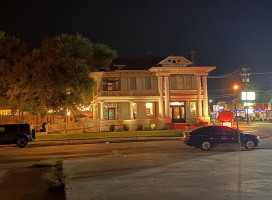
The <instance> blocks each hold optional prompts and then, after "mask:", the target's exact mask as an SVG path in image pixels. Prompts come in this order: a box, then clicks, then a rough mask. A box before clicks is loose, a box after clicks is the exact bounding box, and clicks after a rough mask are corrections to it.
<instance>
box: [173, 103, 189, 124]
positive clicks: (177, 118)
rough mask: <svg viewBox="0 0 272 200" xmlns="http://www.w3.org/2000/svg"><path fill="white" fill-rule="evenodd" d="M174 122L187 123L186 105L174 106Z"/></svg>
mask: <svg viewBox="0 0 272 200" xmlns="http://www.w3.org/2000/svg"><path fill="white" fill-rule="evenodd" d="M172 122H173V123H185V122H186V119H185V109H184V106H172Z"/></svg>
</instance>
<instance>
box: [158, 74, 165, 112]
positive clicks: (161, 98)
mask: <svg viewBox="0 0 272 200" xmlns="http://www.w3.org/2000/svg"><path fill="white" fill-rule="evenodd" d="M158 88H159V93H160V97H159V116H160V117H164V110H163V88H162V76H159V77H158Z"/></svg>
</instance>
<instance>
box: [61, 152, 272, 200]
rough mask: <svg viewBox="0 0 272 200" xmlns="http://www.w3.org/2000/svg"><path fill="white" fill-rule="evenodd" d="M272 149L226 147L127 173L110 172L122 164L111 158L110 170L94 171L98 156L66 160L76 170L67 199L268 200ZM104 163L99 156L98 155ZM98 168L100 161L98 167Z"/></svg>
mask: <svg viewBox="0 0 272 200" xmlns="http://www.w3.org/2000/svg"><path fill="white" fill-rule="evenodd" d="M271 157H272V150H265V149H256V150H252V151H241V152H240V151H235V152H225V153H223V154H222V153H220V154H216V155H210V156H206V157H200V158H195V159H192V160H185V161H180V162H176V163H173V164H169V165H164V166H161V167H154V168H147V169H146V168H144V169H137V166H138V164H137V163H135V170H133V171H129V172H126V171H124V173H116V172H110V169H111V167H110V166H112V167H113V168H116V165H119V167H120V168H122V165H124V163H125V162H126V160H128V161H129V160H130V159H131V158H129V157H124V156H123V157H122V158H120V157H119V159H118V160H119V162H114V161H113V160H111V159H108V165H109V168H108V171H107V170H105V171H104V172H101V173H92V174H90V172H89V167H90V166H92V165H93V164H94V160H93V159H82V160H77V161H76V162H74V160H66V161H65V162H64V166H65V168H66V169H69V170H71V171H72V173H73V175H72V178H71V179H70V180H69V181H68V183H67V190H66V194H67V199H68V200H86V199H110V200H120V199H121V200H122V199H132V200H133V199H135V200H136V199H137V200H138V199H149V200H151V199H171V200H173V199H184V200H187V199H188V200H200V199H209V200H218V199H220V200H230V199H232V200H236V199H237V200H243V199H245V200H250V199H258V200H269V199H272V193H271V189H272V182H271V180H272V173H271V166H272V159H271ZM97 161H98V163H99V160H97ZM97 167H98V168H99V165H98V166H97Z"/></svg>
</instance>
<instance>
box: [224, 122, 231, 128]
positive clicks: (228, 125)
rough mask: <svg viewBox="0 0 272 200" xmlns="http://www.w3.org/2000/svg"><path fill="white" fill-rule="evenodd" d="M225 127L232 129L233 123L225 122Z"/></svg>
mask: <svg viewBox="0 0 272 200" xmlns="http://www.w3.org/2000/svg"><path fill="white" fill-rule="evenodd" d="M223 126H227V127H231V122H223Z"/></svg>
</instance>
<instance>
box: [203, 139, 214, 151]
mask: <svg viewBox="0 0 272 200" xmlns="http://www.w3.org/2000/svg"><path fill="white" fill-rule="evenodd" d="M211 148H212V144H211V142H210V141H204V142H202V143H201V149H202V150H203V151H209V150H210V149H211Z"/></svg>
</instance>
